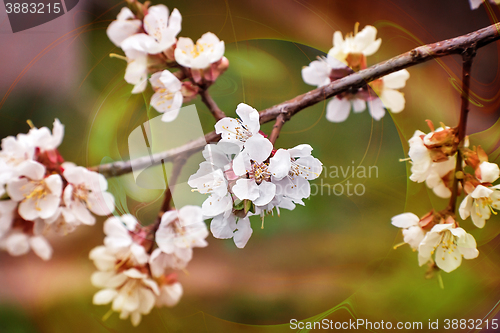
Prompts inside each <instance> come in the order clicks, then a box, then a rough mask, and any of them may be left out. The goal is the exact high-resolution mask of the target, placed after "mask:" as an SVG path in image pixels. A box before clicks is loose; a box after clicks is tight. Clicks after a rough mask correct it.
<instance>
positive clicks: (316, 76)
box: [302, 59, 332, 87]
mask: <svg viewBox="0 0 500 333" xmlns="http://www.w3.org/2000/svg"><path fill="white" fill-rule="evenodd" d="M331 71H332V68H331V67H330V66H329V65H328V63H327V62H326V61H325V60H324V59H321V60H314V61H312V62H311V63H310V64H309V66H307V67H304V68H302V79H303V80H304V82H305V83H307V84H309V85H311V86H317V87H321V86H324V85H327V84H329V83H330V82H331V80H330V73H331Z"/></svg>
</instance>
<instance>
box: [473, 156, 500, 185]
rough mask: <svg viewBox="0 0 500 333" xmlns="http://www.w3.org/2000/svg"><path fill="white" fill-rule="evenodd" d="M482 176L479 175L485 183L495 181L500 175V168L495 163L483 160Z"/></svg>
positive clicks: (481, 166) (480, 167)
mask: <svg viewBox="0 0 500 333" xmlns="http://www.w3.org/2000/svg"><path fill="white" fill-rule="evenodd" d="M479 170H480V176H479V177H478V178H479V179H480V180H481V181H482V182H483V183H493V182H494V181H495V180H497V179H498V177H500V168H499V167H498V165H497V164H495V163H490V162H486V161H484V162H481V164H479Z"/></svg>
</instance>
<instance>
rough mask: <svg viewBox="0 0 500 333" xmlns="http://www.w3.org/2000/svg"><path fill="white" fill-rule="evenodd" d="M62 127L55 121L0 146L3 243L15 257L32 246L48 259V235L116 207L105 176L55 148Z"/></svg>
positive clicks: (0, 237)
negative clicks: (81, 164) (66, 156)
mask: <svg viewBox="0 0 500 333" xmlns="http://www.w3.org/2000/svg"><path fill="white" fill-rule="evenodd" d="M63 136H64V126H63V125H62V124H61V123H60V122H59V120H58V119H56V120H55V121H54V127H53V130H52V132H51V131H50V130H49V129H48V128H47V127H42V128H34V127H33V128H32V129H31V130H30V131H29V132H28V134H18V135H17V137H13V136H9V137H7V138H4V139H3V140H2V146H1V150H0V248H2V249H4V250H6V251H7V252H8V253H10V254H11V255H13V256H18V255H23V254H26V253H27V252H29V250H30V249H32V250H33V252H35V253H36V254H37V255H38V256H39V257H40V258H42V259H44V260H48V259H50V258H51V256H52V248H51V246H50V244H49V243H48V242H47V240H46V238H45V237H44V235H45V234H46V233H47V232H48V231H50V230H52V231H56V232H58V233H61V234H66V233H68V232H71V231H73V230H74V229H75V228H76V227H77V226H79V225H81V224H86V225H93V224H94V223H95V217H94V216H93V215H92V213H93V214H95V215H108V214H110V213H111V212H112V211H113V210H114V198H113V195H111V194H110V193H108V192H106V190H107V182H106V179H105V178H104V177H103V176H102V175H100V174H98V173H95V172H92V171H89V170H87V169H85V168H83V167H78V166H75V165H74V164H73V163H69V162H64V159H63V158H62V157H61V155H60V154H59V152H58V151H57V147H59V145H60V144H61V142H62V140H63Z"/></svg>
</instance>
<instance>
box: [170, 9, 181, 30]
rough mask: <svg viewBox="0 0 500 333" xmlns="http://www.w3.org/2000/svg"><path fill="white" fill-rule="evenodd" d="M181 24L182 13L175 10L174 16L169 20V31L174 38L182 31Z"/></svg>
mask: <svg viewBox="0 0 500 333" xmlns="http://www.w3.org/2000/svg"><path fill="white" fill-rule="evenodd" d="M181 24H182V16H181V13H180V12H179V10H177V8H174V10H173V11H172V14H170V18H169V19H168V30H170V32H171V33H172V34H173V35H174V36H177V34H178V33H179V32H180V31H181Z"/></svg>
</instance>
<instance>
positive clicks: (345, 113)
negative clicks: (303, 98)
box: [326, 97, 351, 123]
mask: <svg viewBox="0 0 500 333" xmlns="http://www.w3.org/2000/svg"><path fill="white" fill-rule="evenodd" d="M350 110H351V102H349V100H347V99H345V98H337V97H333V98H332V100H331V101H330V102H328V105H327V106H326V119H327V120H328V121H331V122H334V123H341V122H343V121H345V120H346V119H347V117H349V112H350Z"/></svg>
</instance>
